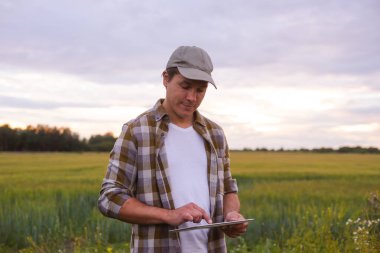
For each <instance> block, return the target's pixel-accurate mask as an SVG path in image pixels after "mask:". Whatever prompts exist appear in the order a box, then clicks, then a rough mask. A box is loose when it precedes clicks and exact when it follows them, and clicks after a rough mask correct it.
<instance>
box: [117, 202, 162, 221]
mask: <svg viewBox="0 0 380 253" xmlns="http://www.w3.org/2000/svg"><path fill="white" fill-rule="evenodd" d="M168 212H169V210H167V209H164V208H159V207H154V206H148V205H146V204H144V203H142V202H140V201H139V200H137V199H136V198H129V199H128V200H127V201H125V202H124V204H123V205H122V206H121V209H120V211H119V217H118V218H119V219H120V220H122V221H125V222H128V223H133V224H162V223H167V219H168V216H169V213H168Z"/></svg>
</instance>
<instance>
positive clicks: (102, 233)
mask: <svg viewBox="0 0 380 253" xmlns="http://www.w3.org/2000/svg"><path fill="white" fill-rule="evenodd" d="M231 161H232V171H233V174H234V175H235V177H236V178H237V179H238V183H239V196H240V200H241V206H242V207H241V211H242V213H243V214H244V215H245V216H246V217H249V218H255V222H254V223H252V224H251V225H250V226H249V229H248V231H247V233H246V234H245V235H244V236H243V237H241V238H239V239H229V240H228V245H229V249H230V251H231V252H379V251H378V249H380V244H379V242H380V232H379V231H380V225H379V222H377V219H379V218H380V210H379V209H380V207H378V206H376V205H377V204H378V201H379V200H378V199H376V198H377V197H378V196H379V193H380V156H379V155H347V154H307V153H249V152H233V153H232V154H231ZM107 163H108V154H107V153H0V252H17V251H19V252H106V251H108V252H128V243H127V242H128V241H129V237H130V226H129V225H128V224H125V223H122V222H120V221H116V220H112V219H108V218H104V217H103V216H102V215H101V214H100V213H99V212H98V210H97V207H96V202H97V198H98V192H99V188H100V184H101V181H102V178H103V176H104V173H105V169H106V166H107ZM371 193H373V195H371ZM371 196H372V199H371V201H370V200H368V198H370V197H371ZM379 205H380V204H379ZM359 218H360V220H358V219H359ZM369 221H371V223H369ZM369 224H370V225H369ZM367 232H368V234H367Z"/></svg>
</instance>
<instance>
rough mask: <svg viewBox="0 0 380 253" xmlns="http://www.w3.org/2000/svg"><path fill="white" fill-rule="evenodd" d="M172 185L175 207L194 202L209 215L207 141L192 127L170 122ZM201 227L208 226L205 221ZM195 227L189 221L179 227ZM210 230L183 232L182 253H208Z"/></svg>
mask: <svg viewBox="0 0 380 253" xmlns="http://www.w3.org/2000/svg"><path fill="white" fill-rule="evenodd" d="M165 148H166V154H167V158H168V166H169V168H168V171H169V184H170V188H171V192H172V196H173V201H174V206H175V208H178V207H181V206H183V205H186V204H188V203H190V202H193V203H195V204H197V205H198V206H200V207H201V208H203V209H204V210H205V211H206V212H207V213H208V214H209V215H210V196H209V187H208V180H207V157H206V150H205V146H204V140H203V139H202V137H201V136H200V135H199V134H198V133H197V132H196V131H195V130H194V129H193V127H192V126H191V127H188V128H181V127H178V126H176V125H174V124H172V123H169V132H168V135H167V137H166V138H165ZM200 224H207V222H206V221H205V220H202V221H201V223H200ZM189 225H190V226H191V225H194V223H193V222H186V223H184V224H182V225H180V226H179V227H180V228H183V227H188V226H189ZM207 234H208V229H199V230H192V231H186V232H180V233H179V237H180V241H181V252H182V253H185V252H186V253H187V252H189V253H190V252H191V253H207V242H208V236H207Z"/></svg>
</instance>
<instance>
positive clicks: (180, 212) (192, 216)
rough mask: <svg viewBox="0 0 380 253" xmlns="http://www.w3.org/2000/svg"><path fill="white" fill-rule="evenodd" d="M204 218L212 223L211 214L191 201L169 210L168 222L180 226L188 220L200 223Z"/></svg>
mask: <svg viewBox="0 0 380 253" xmlns="http://www.w3.org/2000/svg"><path fill="white" fill-rule="evenodd" d="M202 219H204V220H206V222H207V223H209V224H211V223H212V220H211V218H210V216H209V215H208V213H207V212H206V211H205V210H203V209H202V208H200V207H199V206H197V205H196V204H194V203H189V204H186V205H184V206H182V207H180V208H177V209H174V210H168V215H167V221H166V223H168V224H169V225H171V226H178V225H181V224H182V223H185V222H187V221H192V222H194V223H199V222H201V220H202Z"/></svg>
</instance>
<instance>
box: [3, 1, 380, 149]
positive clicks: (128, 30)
mask: <svg viewBox="0 0 380 253" xmlns="http://www.w3.org/2000/svg"><path fill="white" fill-rule="evenodd" d="M379 7H380V3H379V2H378V1H374V0H363V1H360V2H357V1H344V0H333V1H322V0H317V1H312V2H310V1H301V0H287V1H274V0H269V1H259V0H255V1H244V0H237V1H233V2H231V1H227V0H221V1H216V0H214V1H201V0H196V1H187V2H186V1H185V2H184V1H169V0H163V1H155V0H147V1H140V2H138V1H132V0H127V1H122V0H115V1H99V0H95V1H94V0H81V1H74V0H69V1H48V0H30V1H27V0H15V1H10V0H4V1H1V2H0V13H1V15H0V40H1V43H0V69H1V71H0V104H1V110H0V115H1V120H2V121H5V122H4V123H12V122H13V123H14V124H16V125H17V124H18V125H22V124H24V125H26V124H32V123H49V122H50V123H51V124H53V125H64V126H70V127H72V128H73V129H74V130H76V129H78V131H80V133H81V134H82V135H84V136H88V134H91V133H101V132H106V131H109V130H112V131H115V133H117V132H118V131H119V129H120V127H121V124H122V123H124V122H125V121H126V120H128V119H129V117H135V116H137V114H138V113H140V112H142V111H144V110H145V109H148V108H150V107H151V106H152V105H153V104H154V102H155V101H156V99H157V98H158V97H163V96H164V95H165V94H164V89H163V87H162V85H161V77H160V74H161V72H162V70H163V68H164V66H165V65H166V61H167V59H168V58H169V55H170V54H171V52H172V51H173V50H174V49H175V48H176V47H177V46H179V45H186V44H187V45H198V46H200V47H203V48H205V49H206V50H207V51H208V52H209V53H210V55H211V57H212V59H213V62H214V65H215V70H214V77H215V78H214V79H215V80H216V82H217V85H218V90H216V91H215V90H209V91H208V94H207V96H206V99H205V101H204V104H202V107H201V111H203V112H204V113H205V114H206V115H208V116H209V117H210V118H212V119H214V120H215V121H217V122H218V123H220V125H222V126H225V130H226V132H227V133H228V136H229V138H230V144H231V146H232V147H244V146H246V147H250V146H254V147H257V146H269V147H270V146H272V147H281V146H289V147H299V146H303V145H305V146H312V147H314V146H322V145H326V146H329V145H331V146H336V145H338V144H347V143H360V140H362V143H363V145H364V144H376V141H377V143H380V141H379V140H378V139H376V138H377V137H375V136H380V135H379V134H378V133H379V132H378V129H377V128H368V129H369V131H364V132H363V131H362V132H360V131H356V132H355V131H344V129H346V130H347V129H358V128H357V126H364V125H370V126H374V125H375V124H377V123H379V122H380V120H379V116H378V115H380V109H379V106H378V101H379V99H380V95H379V94H380V93H379V92H380V81H379V80H380V58H379V57H378V55H380V45H379V43H378V41H380V29H378V27H377V26H378V24H379V23H380V16H379V15H378V10H379ZM371 124H372V125H371ZM363 129H364V128H363ZM377 145H378V144H377Z"/></svg>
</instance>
